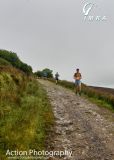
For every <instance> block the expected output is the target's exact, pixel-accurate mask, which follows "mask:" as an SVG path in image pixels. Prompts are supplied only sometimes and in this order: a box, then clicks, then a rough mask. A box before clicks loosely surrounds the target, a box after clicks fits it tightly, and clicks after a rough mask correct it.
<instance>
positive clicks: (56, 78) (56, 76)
mask: <svg viewBox="0 0 114 160" xmlns="http://www.w3.org/2000/svg"><path fill="white" fill-rule="evenodd" d="M55 80H56V84H57V83H58V80H59V74H58V72H57V73H56V74H55Z"/></svg>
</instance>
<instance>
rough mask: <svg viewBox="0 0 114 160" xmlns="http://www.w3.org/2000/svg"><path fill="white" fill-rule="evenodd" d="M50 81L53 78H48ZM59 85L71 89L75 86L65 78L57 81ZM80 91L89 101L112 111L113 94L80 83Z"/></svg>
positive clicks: (113, 104) (113, 103)
mask: <svg viewBox="0 0 114 160" xmlns="http://www.w3.org/2000/svg"><path fill="white" fill-rule="evenodd" d="M50 81H52V82H55V80H53V79H50ZM59 85H61V86H63V87H66V88H69V89H71V90H73V91H74V88H75V86H74V84H73V82H69V81H65V80H61V81H59ZM82 93H83V96H85V97H86V98H88V99H89V100H90V101H91V102H93V103H95V104H97V105H99V106H100V107H106V108H108V109H110V110H111V111H114V95H112V94H109V93H105V92H100V91H98V90H95V89H94V88H91V87H88V86H86V85H84V84H82Z"/></svg>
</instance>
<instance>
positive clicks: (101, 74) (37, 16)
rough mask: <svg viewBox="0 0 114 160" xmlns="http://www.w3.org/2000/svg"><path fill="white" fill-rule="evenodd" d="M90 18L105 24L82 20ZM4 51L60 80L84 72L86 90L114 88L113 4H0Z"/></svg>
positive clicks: (57, 0)
mask: <svg viewBox="0 0 114 160" xmlns="http://www.w3.org/2000/svg"><path fill="white" fill-rule="evenodd" d="M86 2H92V3H94V7H93V8H92V10H91V11H90V13H89V15H93V16H97V15H98V16H99V15H100V16H106V17H107V20H105V21H99V22H98V21H92V22H89V21H88V20H86V21H84V13H83V11H82V10H83V6H84V5H85V3H86ZM0 48H1V49H6V50H10V51H13V52H16V53H17V54H18V56H19V57H20V58H21V60H22V61H24V62H26V63H27V64H29V65H31V66H32V67H33V70H34V71H36V70H41V69H44V68H46V67H48V68H50V69H52V70H53V71H54V74H55V72H56V71H58V72H59V74H60V76H61V79H67V80H71V81H72V80H73V79H72V77H73V73H74V72H75V69H76V68H80V72H81V73H82V77H83V82H84V83H86V84H88V85H98V86H107V87H114V1H113V0H110V1H106V0H88V1H87V0H81V1H80V0H0Z"/></svg>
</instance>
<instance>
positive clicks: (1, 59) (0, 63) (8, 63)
mask: <svg viewBox="0 0 114 160" xmlns="http://www.w3.org/2000/svg"><path fill="white" fill-rule="evenodd" d="M0 65H5V66H7V65H8V66H11V63H10V62H8V61H7V60H5V59H3V58H1V57H0Z"/></svg>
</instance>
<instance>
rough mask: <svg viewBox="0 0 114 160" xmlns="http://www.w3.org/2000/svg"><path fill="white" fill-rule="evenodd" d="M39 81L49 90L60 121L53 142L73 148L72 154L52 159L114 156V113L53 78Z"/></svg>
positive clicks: (108, 159)
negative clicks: (54, 81)
mask: <svg viewBox="0 0 114 160" xmlns="http://www.w3.org/2000/svg"><path fill="white" fill-rule="evenodd" d="M38 81H39V82H40V83H41V84H42V85H43V87H44V89H45V90H46V91H47V94H48V97H49V99H50V102H51V105H52V106H53V112H54V116H55V121H56V122H55V129H54V131H53V132H54V137H52V142H50V143H51V144H50V145H51V146H53V150H55V151H58V150H59V151H60V150H68V151H72V157H68V156H65V157H61V158H60V157H55V158H51V159H52V160H64V159H66V160H114V113H112V112H111V111H109V110H107V109H105V108H100V107H98V106H97V105H95V104H92V103H91V102H89V101H88V100H87V99H85V98H83V97H79V96H76V95H75V93H73V92H72V91H70V90H68V89H66V88H63V87H61V86H58V85H55V84H54V83H52V82H49V81H46V80H38ZM51 159H50V160H51Z"/></svg>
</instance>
